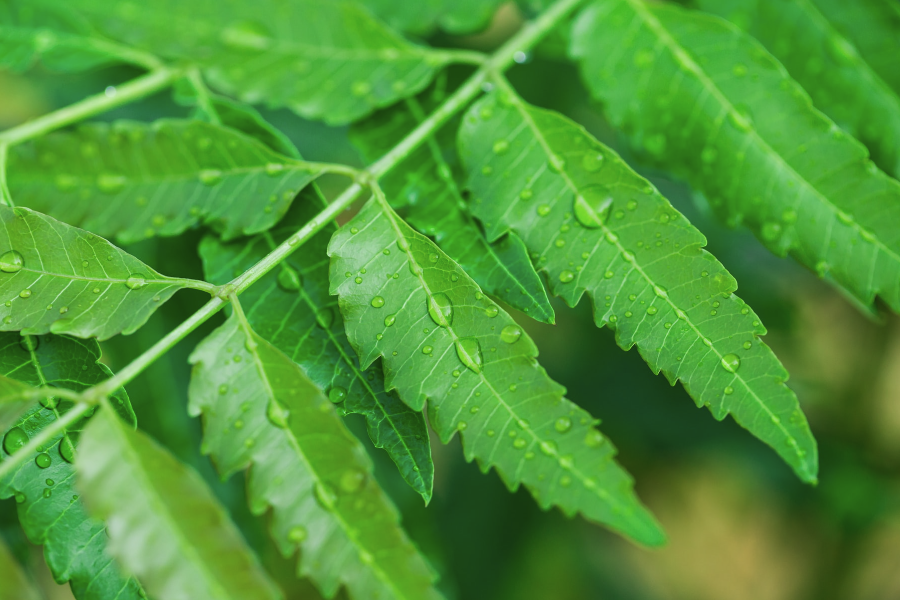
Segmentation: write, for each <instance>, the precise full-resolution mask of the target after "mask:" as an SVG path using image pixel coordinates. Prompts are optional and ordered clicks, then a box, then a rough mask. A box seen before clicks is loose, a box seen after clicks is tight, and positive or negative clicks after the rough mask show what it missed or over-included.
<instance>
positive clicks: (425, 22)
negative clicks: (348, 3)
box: [362, 0, 503, 35]
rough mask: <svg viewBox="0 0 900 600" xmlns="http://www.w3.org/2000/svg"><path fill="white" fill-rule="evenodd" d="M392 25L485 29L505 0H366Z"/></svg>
mask: <svg viewBox="0 0 900 600" xmlns="http://www.w3.org/2000/svg"><path fill="white" fill-rule="evenodd" d="M362 4H365V5H366V6H368V7H369V8H370V9H371V10H372V12H374V13H375V14H376V15H378V16H379V17H381V18H382V19H384V20H385V21H386V22H387V23H388V24H389V25H390V26H391V27H393V28H395V29H399V30H401V31H407V32H410V33H416V34H420V35H424V34H429V33H431V32H433V31H434V30H435V29H437V28H441V29H443V30H444V31H446V32H448V33H452V34H456V35H459V34H465V33H472V32H474V31H477V30H479V29H484V28H485V27H486V26H487V25H488V24H489V23H490V20H491V17H492V16H493V15H494V12H496V10H497V8H498V7H499V6H500V5H501V4H503V0H425V1H422V2H409V0H362Z"/></svg>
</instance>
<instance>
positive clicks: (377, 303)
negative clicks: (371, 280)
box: [370, 296, 384, 308]
mask: <svg viewBox="0 0 900 600" xmlns="http://www.w3.org/2000/svg"><path fill="white" fill-rule="evenodd" d="M370 304H371V305H372V308H381V307H382V306H384V298H382V297H381V296H375V297H374V298H372V302H371V303H370Z"/></svg>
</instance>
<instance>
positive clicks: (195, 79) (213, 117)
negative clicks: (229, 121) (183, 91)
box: [186, 67, 222, 125]
mask: <svg viewBox="0 0 900 600" xmlns="http://www.w3.org/2000/svg"><path fill="white" fill-rule="evenodd" d="M186 79H187V80H188V82H189V83H190V84H191V87H192V88H194V93H196V94H197V105H198V106H199V107H200V108H202V109H203V112H205V113H206V114H207V115H208V116H209V120H210V121H211V122H212V123H213V124H215V125H221V124H222V119H221V118H220V117H219V111H218V110H216V107H215V106H213V102H212V98H211V97H210V95H209V88H208V87H206V82H205V81H203V75H201V74H200V69H198V68H196V67H194V68H192V69H190V70H189V71H188V72H187V77H186Z"/></svg>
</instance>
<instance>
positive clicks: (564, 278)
mask: <svg viewBox="0 0 900 600" xmlns="http://www.w3.org/2000/svg"><path fill="white" fill-rule="evenodd" d="M559 280H560V281H561V282H563V283H571V282H572V281H574V280H575V273H573V272H572V271H570V270H568V269H566V270H564V271H563V272H562V273H560V274H559Z"/></svg>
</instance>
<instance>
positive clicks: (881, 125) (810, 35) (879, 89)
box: [694, 0, 900, 176]
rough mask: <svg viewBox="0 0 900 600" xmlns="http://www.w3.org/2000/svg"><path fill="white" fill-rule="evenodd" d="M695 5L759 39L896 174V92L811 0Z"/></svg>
mask: <svg viewBox="0 0 900 600" xmlns="http://www.w3.org/2000/svg"><path fill="white" fill-rule="evenodd" d="M694 3H695V4H696V6H697V7H698V8H701V9H703V10H705V11H707V12H710V13H713V14H716V15H718V16H720V17H724V18H726V19H729V20H730V21H731V22H732V23H734V24H735V25H736V26H738V27H740V28H741V29H742V30H744V31H746V32H747V33H749V34H750V35H752V36H753V37H755V38H756V39H757V40H759V41H760V42H762V43H763V44H764V45H765V46H766V49H767V50H769V52H771V53H772V54H773V55H775V57H777V58H778V60H779V61H781V63H782V64H783V65H784V66H785V67H786V68H787V70H788V72H790V74H791V76H792V77H793V78H794V79H796V80H797V82H798V83H800V84H801V85H802V86H803V88H804V89H805V90H806V91H807V92H809V94H810V96H812V99H813V102H814V103H815V105H816V107H817V108H819V109H820V110H822V111H823V112H824V113H825V114H827V115H828V116H829V117H831V118H832V119H834V121H835V122H836V123H837V124H838V125H840V126H841V127H842V128H844V129H845V130H847V132H848V133H850V134H851V135H853V136H855V137H856V138H857V139H859V140H860V141H861V142H863V143H864V144H865V145H866V146H867V147H868V148H869V150H870V151H871V152H872V157H873V159H874V160H875V162H877V163H878V164H879V165H882V168H883V169H884V170H886V171H888V172H891V173H893V174H894V175H895V176H897V175H900V94H898V93H897V92H895V91H894V90H892V89H891V88H890V87H889V86H888V85H887V84H886V83H885V82H884V81H883V80H882V79H881V77H879V76H878V74H877V73H876V72H875V71H874V69H872V68H871V67H870V66H869V65H868V63H866V61H865V60H864V59H863V58H862V57H861V56H860V54H859V52H858V50H857V49H856V47H855V46H854V45H853V43H852V42H850V41H849V40H848V39H847V38H845V37H844V36H842V35H841V34H840V33H839V32H838V23H832V22H830V21H829V20H828V19H827V18H826V17H825V16H824V15H823V14H822V13H821V12H820V11H819V10H818V9H817V8H816V6H815V2H813V0H793V1H792V2H783V1H780V0H726V1H723V0H695V2H694ZM842 4H846V2H842ZM895 50H896V48H895ZM826 73H827V75H825V74H826Z"/></svg>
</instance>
